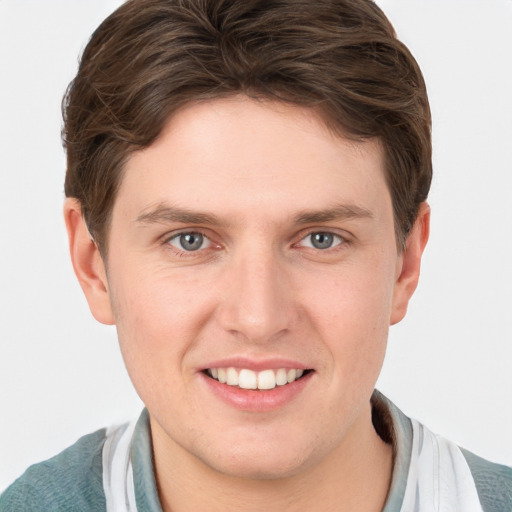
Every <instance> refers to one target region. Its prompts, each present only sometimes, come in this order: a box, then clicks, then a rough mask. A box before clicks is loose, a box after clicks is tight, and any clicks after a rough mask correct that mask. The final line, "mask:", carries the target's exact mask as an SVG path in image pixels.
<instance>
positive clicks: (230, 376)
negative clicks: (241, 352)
mask: <svg viewBox="0 0 512 512" xmlns="http://www.w3.org/2000/svg"><path fill="white" fill-rule="evenodd" d="M226 384H227V385H228V386H238V372H237V371H236V370H235V369H234V368H228V369H227V371H226Z"/></svg>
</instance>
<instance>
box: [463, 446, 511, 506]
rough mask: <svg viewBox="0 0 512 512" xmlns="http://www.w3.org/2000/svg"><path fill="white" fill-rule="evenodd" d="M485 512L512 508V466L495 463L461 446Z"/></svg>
mask: <svg viewBox="0 0 512 512" xmlns="http://www.w3.org/2000/svg"><path fill="white" fill-rule="evenodd" d="M461 451H462V454H463V455H464V457H465V459H466V462H467V463H468V466H469V469H470V470H471V473H472V475H473V479H474V481H475V485H476V489H477V492H478V497H479V498H480V502H481V503H482V507H483V509H484V511H485V512H502V511H504V510H512V468H510V467H508V466H503V465H501V464H495V463H493V462H490V461H488V460H485V459H483V458H482V457H479V456H478V455H475V454H474V453H471V452H470V451H468V450H465V449H464V448H461Z"/></svg>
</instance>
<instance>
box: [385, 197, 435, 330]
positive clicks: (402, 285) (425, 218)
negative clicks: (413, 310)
mask: <svg viewBox="0 0 512 512" xmlns="http://www.w3.org/2000/svg"><path fill="white" fill-rule="evenodd" d="M429 232H430V207H429V205H428V204H427V203H425V202H424V203H421V205H420V208H419V211H418V216H417V217H416V221H415V223H414V226H413V227H412V229H411V232H410V233H409V235H408V236H407V240H406V243H405V249H404V250H403V251H402V254H401V255H400V257H399V266H398V272H397V280H396V283H395V289H394V294H393V306H392V311H391V320H390V324H391V325H394V324H396V323H398V322H400V320H402V319H403V318H404V316H405V314H406V313H407V306H408V304H409V300H410V298H411V297H412V294H413V293H414V290H416V286H417V285H418V279H419V277H420V266H421V256H422V255H423V250H424V249H425V246H426V245H427V241H428V236H429Z"/></svg>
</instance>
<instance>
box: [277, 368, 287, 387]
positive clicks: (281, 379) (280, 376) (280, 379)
mask: <svg viewBox="0 0 512 512" xmlns="http://www.w3.org/2000/svg"><path fill="white" fill-rule="evenodd" d="M276 384H277V385H278V386H284V385H285V384H288V378H287V377H286V370H285V369H284V368H279V370H277V372H276Z"/></svg>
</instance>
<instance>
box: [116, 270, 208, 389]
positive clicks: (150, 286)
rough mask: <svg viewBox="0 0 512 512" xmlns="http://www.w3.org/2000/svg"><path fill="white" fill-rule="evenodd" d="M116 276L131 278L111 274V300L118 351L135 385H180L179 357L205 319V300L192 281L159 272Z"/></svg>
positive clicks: (181, 358)
mask: <svg viewBox="0 0 512 512" xmlns="http://www.w3.org/2000/svg"><path fill="white" fill-rule="evenodd" d="M118 275H122V276H123V277H124V276H131V278H130V279H122V280H121V279H116V276H112V279H111V299H112V308H113V311H114V316H115V320H116V328H117V332H118V338H119V343H120V347H121V352H122V354H123V358H124V360H125V364H126V367H127V369H128V372H129V374H130V377H131V378H132V380H133V382H134V384H135V387H140V385H141V383H143V385H144V386H149V385H150V384H151V383H152V382H154V383H157V382H161V383H164V382H166V383H167V384H168V385H171V384H172V385H173V386H177V385H180V384H179V379H178V376H179V375H180V374H181V372H182V370H183V368H182V366H183V360H184V357H185V356H186V353H187V351H188V350H189V349H190V347H191V346H192V345H193V343H194V340H195V339H197V335H198V332H199V331H200V329H201V326H202V325H203V324H204V321H205V317H207V316H208V313H207V311H208V305H207V303H208V298H207V297H205V296H204V294H203V295H202V296H199V294H198V293H197V288H196V286H195V285H194V283H191V282H189V283H187V284H186V285H183V283H181V284H180V282H179V280H178V279H176V278H175V276H171V275H164V273H162V272H157V271H155V272H149V271H148V272H146V273H144V274H138V275H137V274H135V273H133V272H132V273H130V272H126V271H125V272H124V273H122V274H121V273H119V274H118ZM155 387H156V386H155ZM164 387H166V386H164ZM139 392H140V390H139Z"/></svg>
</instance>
